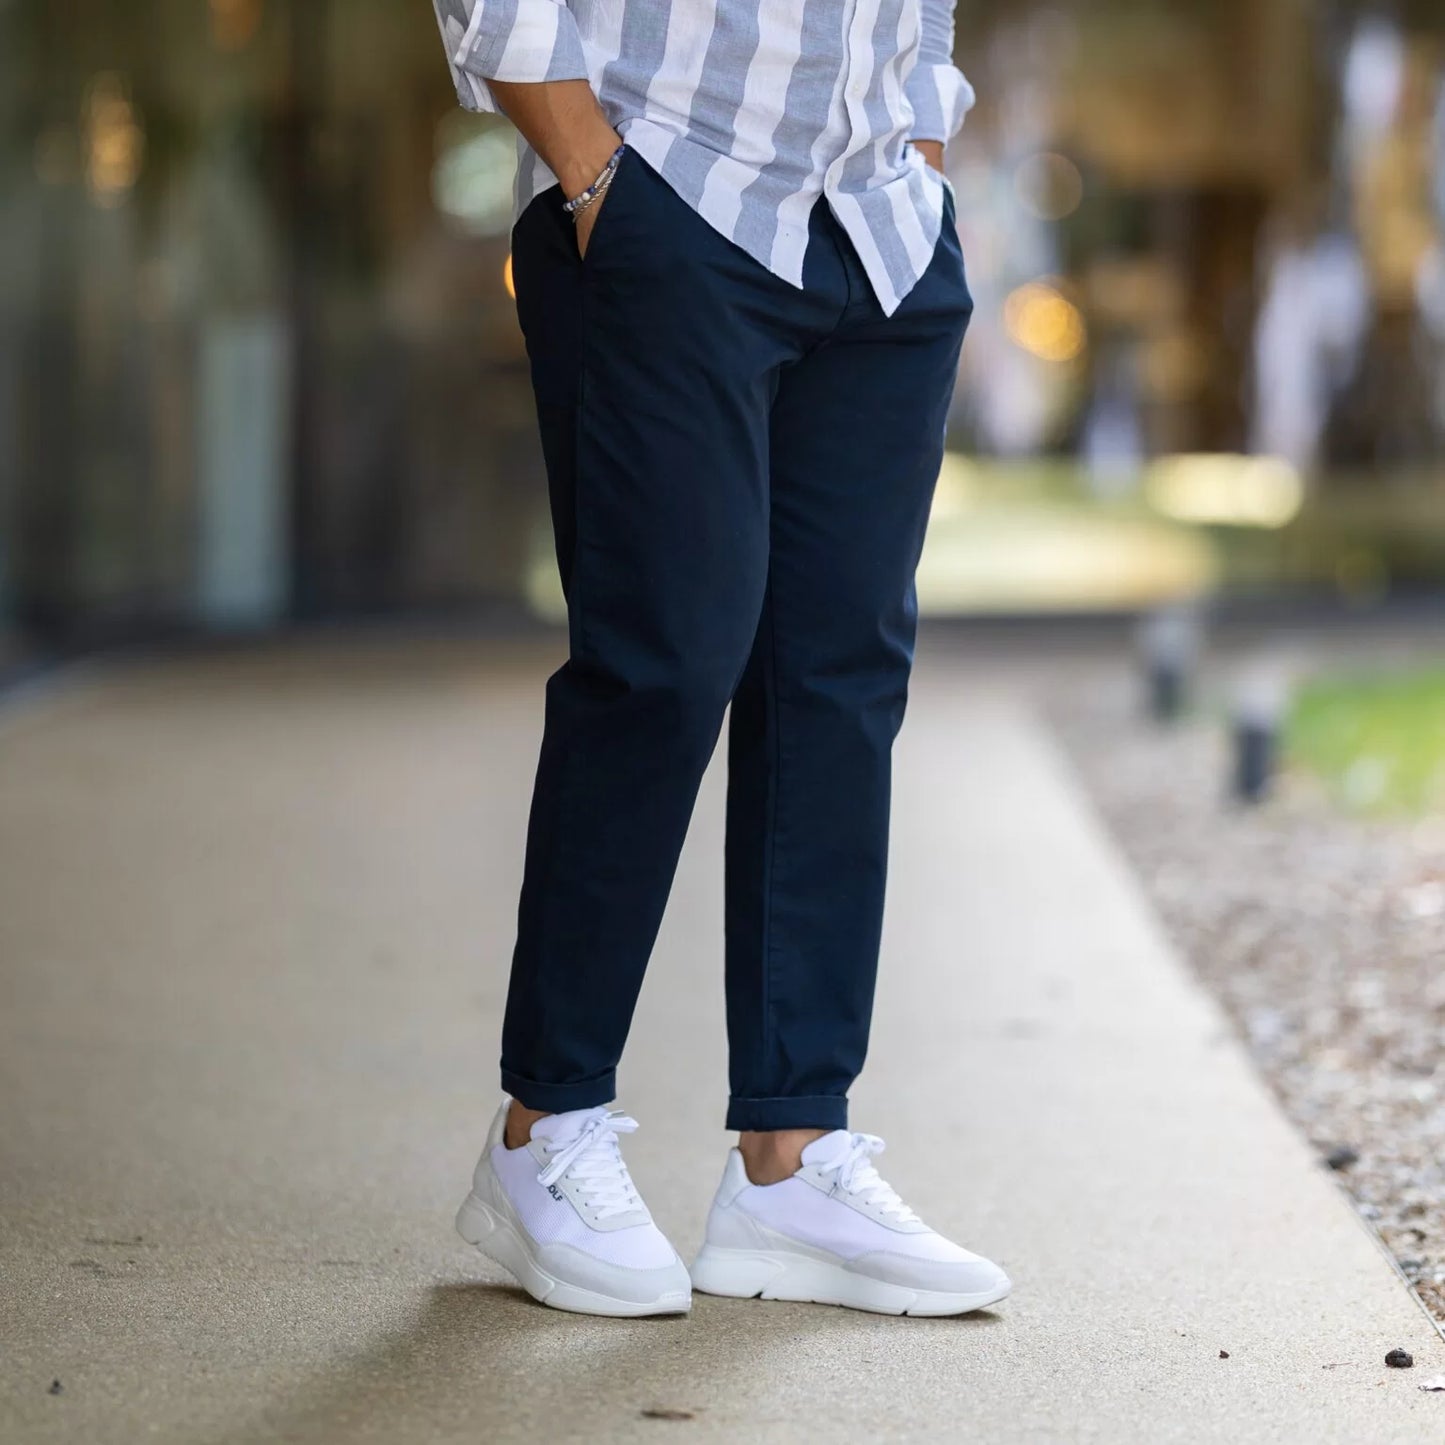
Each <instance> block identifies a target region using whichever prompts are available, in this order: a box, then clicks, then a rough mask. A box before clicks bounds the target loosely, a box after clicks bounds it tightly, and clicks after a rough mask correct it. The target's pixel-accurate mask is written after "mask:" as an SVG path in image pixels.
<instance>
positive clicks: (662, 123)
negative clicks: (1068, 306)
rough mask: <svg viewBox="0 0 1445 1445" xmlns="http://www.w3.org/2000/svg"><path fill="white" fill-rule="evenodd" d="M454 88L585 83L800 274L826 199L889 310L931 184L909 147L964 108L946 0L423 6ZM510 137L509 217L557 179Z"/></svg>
mask: <svg viewBox="0 0 1445 1445" xmlns="http://www.w3.org/2000/svg"><path fill="white" fill-rule="evenodd" d="M433 3H434V4H435V6H436V11H437V20H438V22H439V23H440V25H441V29H442V36H443V39H444V40H445V42H446V48H447V58H448V60H449V61H450V63H451V67H452V76H453V79H454V80H455V81H456V85H457V94H458V96H459V97H460V98H461V102H462V104H463V105H464V106H466V107H467V108H468V109H469V110H496V109H497V105H496V101H495V99H494V98H493V96H492V93H491V89H490V87H489V85H488V82H489V81H492V80H501V81H543V80H587V81H590V82H591V85H592V88H593V90H594V91H595V92H596V93H597V97H598V100H599V101H600V102H601V105H602V109H603V112H604V113H605V114H606V116H607V118H608V120H609V121H611V122H612V124H613V125H614V126H615V127H616V128H617V131H618V133H619V134H620V135H621V136H622V137H623V138H624V139H625V140H626V142H627V144H628V145H629V146H631V147H632V148H633V149H634V150H635V151H637V152H638V154H640V155H641V156H642V157H643V158H644V159H645V160H646V161H647V162H648V163H649V164H650V165H651V166H652V167H653V169H655V170H656V171H658V172H659V173H660V174H661V175H662V176H663V178H664V179H665V180H667V181H668V182H669V184H670V185H671V186H672V187H673V189H674V190H676V191H677V192H678V194H679V195H680V196H681V197H682V198H683V199H684V200H685V201H687V203H688V204H689V205H691V206H692V207H693V208H694V209H695V210H696V211H697V212H698V214H699V215H701V216H702V217H703V219H704V220H706V221H707V222H708V223H709V224H711V225H712V226H714V227H715V228H716V229H717V230H719V231H720V232H722V234H723V235H724V236H726V237H728V239H729V240H731V241H733V242H735V243H736V244H737V245H739V246H741V247H742V248H743V250H745V251H746V252H747V253H748V254H749V255H751V256H753V257H754V258H755V259H756V260H758V261H760V262H761V263H762V264H763V265H764V266H766V267H767V268H768V269H769V270H770V271H772V272H773V273H774V274H775V275H778V276H780V277H782V278H783V279H784V280H785V281H790V282H791V283H792V284H793V285H795V286H801V285H802V280H803V254H804V251H805V250H806V248H807V244H808V213H809V211H810V210H811V209H812V207H813V205H814V204H815V203H816V202H817V199H818V197H819V196H820V195H823V196H826V197H827V199H828V203H829V205H830V206H831V207H832V209H833V211H834V213H835V214H836V216H837V217H838V220H839V221H840V222H841V224H842V225H843V227H844V229H845V230H846V231H847V233H848V236H849V238H850V240H851V241H852V242H853V245H854V246H855V247H856V248H857V251H858V256H859V259H860V260H861V261H862V263H863V266H864V269H865V270H866V271H867V273H868V277H869V280H870V281H871V282H872V284H873V289H874V291H875V292H876V293H877V296H878V300H879V302H880V303H881V304H882V306H883V309H884V310H885V311H888V312H892V311H893V310H894V309H895V308H896V307H897V306H898V304H899V302H900V301H902V299H903V298H904V297H905V296H906V295H907V294H908V292H909V291H910V290H911V289H912V287H913V285H914V283H915V282H916V281H917V280H918V278H919V277H920V276H921V275H922V274H923V272H924V271H925V270H926V269H927V267H928V263H929V260H930V259H931V257H932V255H933V250H934V246H935V244H936V243H937V240H938V232H939V226H940V221H941V217H942V211H943V192H942V186H943V183H942V181H941V180H940V178H939V177H938V175H937V174H936V172H934V171H933V170H932V169H930V168H929V166H928V165H926V164H925V162H924V160H923V158H922V156H920V155H919V154H918V152H917V151H916V150H914V149H913V148H912V147H911V146H909V145H908V141H909V140H910V139H912V140H947V139H949V138H950V137H951V136H952V135H953V133H954V132H955V131H956V130H957V129H958V127H959V126H960V125H961V124H962V122H963V116H964V112H965V111H967V110H968V108H969V106H970V105H972V104H973V91H972V89H971V88H970V86H969V84H968V82H967V81H966V80H965V79H964V78H963V76H962V75H961V74H960V73H959V72H958V71H957V70H956V69H955V68H954V65H953V7H954V0H565V3H564V0H433ZM554 179H555V178H554V177H553V176H552V174H551V173H550V172H549V171H548V170H547V168H546V166H545V165H543V163H542V161H541V159H540V158H539V157H538V156H537V155H536V154H535V153H534V152H533V151H532V150H531V148H530V147H528V146H527V145H526V143H525V142H523V143H522V145H521V152H520V164H519V167H518V173H517V207H518V211H519V212H520V210H521V209H522V208H523V207H525V206H526V204H527V203H528V202H529V201H530V200H531V199H532V197H533V196H535V195H537V194H538V192H540V191H542V190H545V189H546V188H547V187H548V186H550V185H552V184H554Z"/></svg>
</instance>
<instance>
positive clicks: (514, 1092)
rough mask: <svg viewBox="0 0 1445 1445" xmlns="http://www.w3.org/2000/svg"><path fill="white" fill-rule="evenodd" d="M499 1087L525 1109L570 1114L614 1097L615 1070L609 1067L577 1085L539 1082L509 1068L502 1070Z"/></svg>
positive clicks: (615, 1084)
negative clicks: (602, 1072)
mask: <svg viewBox="0 0 1445 1445" xmlns="http://www.w3.org/2000/svg"><path fill="white" fill-rule="evenodd" d="M502 1088H503V1089H505V1090H506V1092H507V1093H508V1094H510V1095H511V1096H512V1098H514V1099H515V1100H516V1101H517V1102H518V1103H519V1104H520V1105H521V1106H522V1107H523V1108H524V1109H545V1110H546V1111H547V1113H549V1114H569V1113H571V1112H572V1110H573V1109H595V1108H597V1107H598V1106H599V1105H600V1104H610V1103H611V1102H612V1101H613V1100H614V1099H615V1098H616V1097H617V1071H616V1070H615V1069H609V1070H608V1071H607V1072H606V1073H605V1074H598V1075H597V1076H596V1077H595V1078H591V1079H583V1080H582V1081H581V1083H577V1084H539V1083H537V1081H536V1080H535V1079H524V1078H523V1077H522V1075H521V1074H514V1073H512V1072H511V1070H509V1069H503V1070H502Z"/></svg>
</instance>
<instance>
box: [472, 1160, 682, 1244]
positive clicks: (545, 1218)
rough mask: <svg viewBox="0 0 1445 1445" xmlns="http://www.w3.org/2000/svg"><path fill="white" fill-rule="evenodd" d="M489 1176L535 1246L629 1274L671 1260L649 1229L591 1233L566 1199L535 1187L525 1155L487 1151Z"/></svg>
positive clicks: (533, 1166)
mask: <svg viewBox="0 0 1445 1445" xmlns="http://www.w3.org/2000/svg"><path fill="white" fill-rule="evenodd" d="M490 1159H491V1165H492V1172H493V1173H494V1174H495V1175H496V1176H497V1181H498V1182H499V1183H500V1184H501V1186H502V1191H503V1192H504V1193H505V1194H506V1196H507V1199H508V1200H509V1201H510V1203H511V1205H512V1208H513V1209H514V1210H516V1213H517V1218H518V1219H520V1220H521V1221H522V1227H523V1228H524V1229H525V1230H526V1231H527V1233H528V1234H530V1235H531V1236H532V1238H533V1239H534V1240H536V1241H537V1243H538V1244H570V1245H571V1246H572V1247H573V1248H574V1249H580V1250H583V1251H584V1252H585V1253H587V1254H590V1255H592V1256H593V1258H595V1259H601V1260H605V1261H606V1262H607V1263H608V1264H620V1265H625V1266H626V1267H627V1268H629V1269H660V1268H661V1267H662V1266H663V1265H667V1264H671V1263H672V1261H673V1260H674V1258H676V1255H675V1254H674V1251H673V1248H672V1246H671V1245H670V1244H669V1243H668V1242H667V1236H666V1235H665V1234H663V1232H662V1231H661V1230H660V1229H659V1228H658V1227H657V1226H656V1225H655V1224H636V1225H632V1226H631V1227H630V1228H627V1229H611V1230H606V1229H591V1228H589V1227H588V1225H587V1224H586V1223H585V1221H584V1220H583V1219H582V1216H581V1215H579V1214H578V1213H577V1211H576V1210H575V1209H574V1208H573V1207H572V1205H571V1203H570V1202H569V1201H568V1200H566V1199H561V1200H558V1199H554V1198H553V1197H552V1195H550V1194H549V1193H548V1192H547V1191H546V1190H545V1189H544V1188H542V1186H541V1185H540V1184H538V1183H537V1161H536V1159H534V1158H533V1157H532V1155H531V1154H530V1153H529V1152H528V1151H527V1150H526V1149H504V1148H502V1147H500V1146H498V1147H497V1148H495V1149H493V1150H492V1152H491V1155H490Z"/></svg>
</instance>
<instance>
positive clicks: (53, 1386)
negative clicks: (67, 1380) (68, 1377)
mask: <svg viewBox="0 0 1445 1445" xmlns="http://www.w3.org/2000/svg"><path fill="white" fill-rule="evenodd" d="M64 1388H65V1386H64V1385H62V1384H61V1383H60V1381H59V1380H52V1381H51V1382H50V1389H49V1390H48V1391H47V1392H46V1393H47V1394H50V1395H58V1394H59V1393H60V1392H61V1391H62V1390H63V1389H64Z"/></svg>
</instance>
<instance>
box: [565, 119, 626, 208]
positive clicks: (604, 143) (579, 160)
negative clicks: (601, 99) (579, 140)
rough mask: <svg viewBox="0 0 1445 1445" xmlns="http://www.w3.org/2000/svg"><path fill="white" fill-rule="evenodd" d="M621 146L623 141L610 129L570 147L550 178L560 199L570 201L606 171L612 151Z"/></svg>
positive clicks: (601, 129) (595, 133) (591, 135)
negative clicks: (560, 193) (560, 196)
mask: <svg viewBox="0 0 1445 1445" xmlns="http://www.w3.org/2000/svg"><path fill="white" fill-rule="evenodd" d="M621 144H622V137H621V136H619V135H618V134H617V132H616V131H615V130H613V129H612V127H611V126H610V125H609V126H603V127H601V128H599V129H598V130H597V131H596V132H593V133H591V134H589V136H588V138H587V140H586V141H585V142H584V143H583V144H580V145H578V146H577V147H575V148H572V147H569V148H568V150H567V153H566V154H565V155H562V156H558V157H557V164H556V165H555V166H553V167H552V174H553V175H555V176H556V177H557V183H558V185H560V186H561V187H562V194H563V196H565V197H566V199H567V200H569V201H570V200H571V199H572V198H573V197H574V196H579V195H581V194H582V192H583V191H585V190H586V189H587V187H588V186H590V185H591V184H592V183H593V181H595V180H596V179H597V178H598V176H600V175H601V174H602V172H603V171H604V170H605V169H606V168H607V162H608V161H609V160H611V159H612V153H613V151H615V150H616V149H617V147H618V146H620V145H621Z"/></svg>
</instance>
